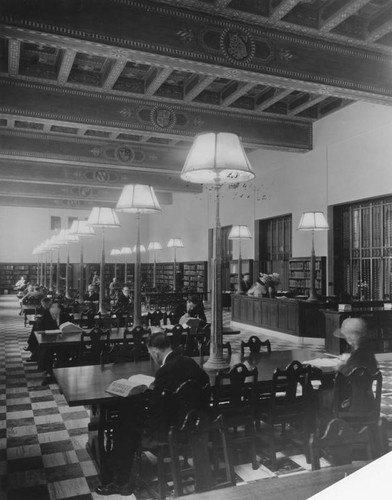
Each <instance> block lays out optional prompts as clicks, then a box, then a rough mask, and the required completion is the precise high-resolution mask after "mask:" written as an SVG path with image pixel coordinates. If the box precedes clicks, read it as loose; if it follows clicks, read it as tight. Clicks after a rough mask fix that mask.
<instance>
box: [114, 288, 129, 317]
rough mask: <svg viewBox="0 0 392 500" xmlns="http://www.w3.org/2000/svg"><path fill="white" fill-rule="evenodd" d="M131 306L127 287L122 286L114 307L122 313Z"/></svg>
mask: <svg viewBox="0 0 392 500" xmlns="http://www.w3.org/2000/svg"><path fill="white" fill-rule="evenodd" d="M131 304H132V298H131V292H130V290H129V286H126V285H125V286H123V288H122V290H121V292H119V294H118V299H117V303H116V306H117V307H118V308H119V309H121V310H122V311H128V309H129V307H130V305H131Z"/></svg>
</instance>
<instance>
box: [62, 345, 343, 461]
mask: <svg viewBox="0 0 392 500" xmlns="http://www.w3.org/2000/svg"><path fill="white" fill-rule="evenodd" d="M317 357H318V353H317V352H315V351H311V350H307V349H292V350H287V351H275V352H272V353H271V354H270V355H269V354H268V353H260V354H259V355H257V356H248V357H244V358H242V359H241V356H240V355H235V354H234V355H232V356H231V358H230V366H234V365H235V364H236V363H238V362H240V361H243V362H244V363H245V364H248V366H249V367H250V368H252V367H257V369H258V384H259V385H260V387H261V388H262V390H263V391H265V390H269V388H270V385H271V380H272V374H273V372H274V370H275V368H277V367H278V368H285V367H286V366H287V365H288V364H289V363H290V362H291V361H293V360H297V361H309V360H311V359H314V358H317ZM193 359H195V361H196V362H198V363H199V364H200V365H202V364H203V362H204V358H203V357H202V356H201V357H198V358H193ZM157 369H158V367H157V365H156V364H155V363H154V362H153V361H152V360H150V361H141V362H137V363H135V362H127V363H118V364H104V365H89V366H73V367H68V368H55V369H54V370H53V374H54V377H55V379H56V381H57V383H58V385H59V387H60V390H61V392H62V394H63V395H64V397H65V399H66V401H67V403H68V405H69V406H81V405H84V406H90V407H91V421H90V424H89V439H88V443H87V449H88V450H89V452H90V454H91V455H92V457H93V459H94V460H95V462H96V464H97V466H98V468H99V469H101V470H102V468H104V464H105V457H106V452H105V448H104V433H105V428H106V415H107V409H108V408H113V409H115V408H116V407H118V406H119V405H121V404H129V405H132V402H133V401H134V399H133V398H138V397H140V395H138V396H131V397H129V398H123V397H120V396H115V395H112V394H109V393H108V392H106V389H107V387H108V386H109V385H110V384H111V383H112V382H113V381H115V380H118V379H121V378H129V377H130V376H131V375H137V374H143V375H150V376H155V373H156V371H157ZM207 373H208V375H209V377H210V382H211V385H214V382H215V377H216V375H217V372H207ZM333 373H334V372H333V371H332V370H331V369H326V373H325V375H326V377H331V376H332V375H333Z"/></svg>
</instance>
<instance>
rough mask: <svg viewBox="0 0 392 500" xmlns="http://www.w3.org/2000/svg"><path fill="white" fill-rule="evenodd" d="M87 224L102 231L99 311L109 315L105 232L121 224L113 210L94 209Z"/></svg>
mask: <svg viewBox="0 0 392 500" xmlns="http://www.w3.org/2000/svg"><path fill="white" fill-rule="evenodd" d="M87 224H88V225H89V226H92V227H94V228H100V229H101V230H102V252H101V267H100V271H99V272H100V274H99V309H98V312H100V313H101V314H107V310H106V308H105V304H104V299H105V269H104V268H105V230H106V229H109V228H118V227H120V223H119V221H118V217H117V214H116V212H115V211H114V209H113V208H108V207H94V208H93V209H92V210H91V212H90V215H89V218H88V220H87Z"/></svg>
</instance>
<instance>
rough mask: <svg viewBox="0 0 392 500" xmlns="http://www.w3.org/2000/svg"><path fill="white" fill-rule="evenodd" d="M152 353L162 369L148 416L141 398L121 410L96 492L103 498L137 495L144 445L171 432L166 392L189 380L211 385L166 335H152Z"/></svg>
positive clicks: (149, 404) (150, 443)
mask: <svg viewBox="0 0 392 500" xmlns="http://www.w3.org/2000/svg"><path fill="white" fill-rule="evenodd" d="M148 350H149V353H150V355H151V357H152V359H153V360H154V361H155V362H156V363H157V365H158V366H159V367H160V368H159V369H158V371H157V372H156V375H155V381H154V384H153V389H152V392H151V394H150V398H149V403H148V411H147V415H146V413H145V410H144V405H143V404H142V403H141V402H140V400H137V398H134V399H133V400H131V399H132V398H131V399H130V400H127V401H124V404H123V405H122V406H121V407H120V409H119V414H118V418H117V426H116V428H115V430H114V436H113V451H112V454H111V458H110V460H109V463H108V471H107V476H106V477H103V478H102V481H103V483H102V484H101V485H100V486H99V487H98V488H97V490H96V492H97V493H98V494H100V495H113V494H120V495H131V494H132V493H133V489H134V486H133V484H132V482H131V480H130V475H131V468H132V464H133V460H134V456H135V453H136V451H137V450H138V449H139V447H140V442H141V443H142V446H143V445H144V446H146V447H150V446H151V445H153V443H154V441H155V442H156V441H158V442H159V440H162V433H165V432H166V433H167V432H168V430H169V429H168V428H166V429H165V428H164V420H163V419H162V417H163V416H162V414H161V412H160V409H161V402H162V393H163V391H169V392H174V391H175V390H176V389H177V388H178V387H179V386H180V385H181V384H182V383H183V382H185V381H187V380H192V381H193V382H195V383H196V385H197V386H199V387H200V388H203V387H204V386H205V385H206V384H208V383H209V377H208V375H207V373H206V372H205V371H204V370H203V369H202V368H200V366H199V365H198V364H197V363H196V362H195V361H194V360H193V359H192V358H188V357H186V356H182V355H181V353H179V352H174V351H173V350H172V349H171V345H170V340H169V339H168V338H167V337H166V335H165V334H164V333H163V332H161V331H157V332H155V333H153V334H152V335H151V337H150V338H149V341H148ZM136 401H139V403H137V402H136Z"/></svg>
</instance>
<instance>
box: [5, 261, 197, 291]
mask: <svg viewBox="0 0 392 500" xmlns="http://www.w3.org/2000/svg"><path fill="white" fill-rule="evenodd" d="M153 266H154V265H153V264H152V263H148V264H147V263H142V265H141V276H142V280H141V281H142V285H144V287H145V288H147V289H151V288H152V286H153V273H154V270H153V269H154V267H153ZM99 267H100V266H99V264H85V276H86V280H87V283H91V280H92V277H93V275H94V273H95V272H96V273H97V274H98V276H99ZM134 269H135V265H134V263H129V264H128V266H127V274H128V282H133V280H134ZM124 271H125V269H124V264H123V263H121V264H120V263H118V264H117V278H118V280H119V281H121V282H124ZM176 272H177V274H178V276H180V277H181V281H182V283H181V285H182V286H181V287H180V286H179V287H178V288H184V289H187V290H192V291H194V292H198V293H204V294H206V293H207V262H203V261H200V262H177V267H176ZM70 274H72V273H70ZM21 276H24V277H25V278H26V282H31V283H36V282H37V264H0V289H1V290H5V289H7V290H12V289H13V287H14V286H15V283H16V282H17V281H18V280H19V279H20V277H21ZM60 277H61V278H65V264H63V263H62V264H61V272H60ZM113 277H114V264H105V283H106V284H107V285H108V284H109V283H110V282H111V281H112V279H113ZM55 279H56V263H53V283H55ZM47 282H49V265H48V266H47ZM61 284H63V279H62V281H61ZM71 286H72V284H71ZM156 286H157V288H158V289H168V288H171V287H172V286H173V263H172V262H159V263H157V265H156Z"/></svg>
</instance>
